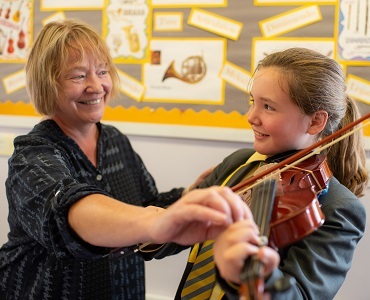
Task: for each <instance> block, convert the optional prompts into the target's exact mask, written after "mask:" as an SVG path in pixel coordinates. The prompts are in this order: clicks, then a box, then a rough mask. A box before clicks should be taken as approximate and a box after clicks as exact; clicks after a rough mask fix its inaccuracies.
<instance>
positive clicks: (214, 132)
mask: <svg viewBox="0 0 370 300" xmlns="http://www.w3.org/2000/svg"><path fill="white" fill-rule="evenodd" d="M369 14H370V0H321V1H314V0H311V1H307V0H306V1H299V0H281V1H279V0H254V1H239V0H79V1H73V0H63V1H54V0H1V1H0V68H1V72H0V80H1V83H0V119H2V120H3V122H5V123H7V124H8V122H9V120H15V122H17V123H22V122H24V120H27V118H31V119H33V120H34V118H39V117H40V116H38V115H37V114H36V112H35V110H34V109H33V106H32V104H31V103H30V100H29V98H28V95H27V91H26V80H25V71H24V66H25V62H26V59H27V53H28V52H29V50H30V48H31V47H32V43H33V41H34V39H35V36H36V35H37V33H38V32H39V31H40V29H41V28H42V26H44V25H45V24H47V23H48V22H50V21H53V20H58V19H64V18H77V19H81V20H83V21H86V22H88V23H89V24H91V25H92V26H93V27H94V28H96V30H97V31H98V32H99V33H100V34H101V35H102V37H103V38H104V39H105V41H106V42H107V44H108V46H109V48H110V50H111V55H112V57H113V59H114V62H115V63H116V66H117V69H118V73H119V76H120V81H121V82H120V96H119V98H118V99H117V100H115V101H114V102H112V103H110V104H109V106H108V107H107V109H106V113H105V115H104V121H106V122H111V123H114V124H119V125H120V126H123V127H124V130H125V131H126V132H128V133H130V132H132V133H137V134H145V135H146V134H148V135H158V136H161V135H162V136H172V137H189V138H204V139H221V140H234V141H251V140H252V139H253V135H252V133H251V129H250V126H249V124H248V122H247V118H246V115H247V112H248V109H249V105H250V104H249V97H248V84H249V80H250V78H251V76H252V74H253V71H254V68H255V67H256V64H257V63H258V61H259V60H260V59H262V58H263V57H264V56H265V55H267V54H269V53H271V52H274V51H277V50H282V49H285V48H289V47H296V46H299V47H307V48H311V49H314V50H316V51H319V52H321V53H323V54H325V55H327V56H329V57H332V58H334V59H336V60H337V61H338V62H339V63H340V64H341V66H342V67H343V70H344V71H345V74H346V76H347V83H348V89H347V92H348V93H349V94H350V95H351V96H353V97H354V98H355V99H356V100H357V101H358V102H359V105H360V109H361V111H362V112H363V113H367V112H368V111H369V110H370V109H369V103H370V21H369ZM19 119H22V122H19ZM1 122H2V121H1V120H0V125H1ZM364 134H365V135H366V136H370V129H368V128H367V127H366V128H365V129H364Z"/></svg>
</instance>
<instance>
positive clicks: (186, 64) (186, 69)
mask: <svg viewBox="0 0 370 300" xmlns="http://www.w3.org/2000/svg"><path fill="white" fill-rule="evenodd" d="M174 64H175V61H174V60H173V61H172V62H171V64H170V65H169V67H168V68H167V70H166V72H165V74H164V76H163V79H162V82H163V81H165V80H166V79H167V78H171V77H173V78H177V79H179V80H181V81H184V82H187V83H197V82H199V81H201V80H202V79H203V78H204V76H205V75H206V73H207V66H206V63H205V62H204V59H203V57H202V56H199V55H196V56H189V57H188V58H187V59H185V60H184V61H183V62H182V65H181V72H180V73H178V72H177V71H176V70H175V66H174Z"/></svg>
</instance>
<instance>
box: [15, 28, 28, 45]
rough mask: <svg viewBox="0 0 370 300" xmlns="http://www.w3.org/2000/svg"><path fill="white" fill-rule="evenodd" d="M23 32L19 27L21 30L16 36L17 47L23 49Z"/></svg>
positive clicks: (24, 43)
mask: <svg viewBox="0 0 370 300" xmlns="http://www.w3.org/2000/svg"><path fill="white" fill-rule="evenodd" d="M25 36H26V35H25V33H24V32H23V29H21V31H20V32H19V36H18V42H17V47H18V48H19V49H23V48H24V47H25V46H26V42H25Z"/></svg>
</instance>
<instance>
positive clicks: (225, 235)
mask: <svg viewBox="0 0 370 300" xmlns="http://www.w3.org/2000/svg"><path fill="white" fill-rule="evenodd" d="M258 241H259V235H258V228H257V225H256V224H255V223H254V221H253V220H252V219H247V220H243V221H239V222H236V223H234V224H232V225H230V226H229V227H228V228H227V229H226V230H225V231H224V232H222V233H221V234H220V235H219V237H218V238H217V240H216V241H215V243H214V245H213V255H214V261H215V263H216V265H217V268H218V269H219V272H220V275H221V277H222V278H224V279H225V280H227V281H230V282H234V283H240V274H241V271H242V269H243V267H244V264H245V260H246V259H247V258H248V257H249V256H251V255H254V254H258V256H259V259H260V260H261V262H262V264H263V265H264V268H263V270H264V274H263V275H264V276H267V275H269V274H270V273H271V272H272V271H273V270H274V269H275V268H276V267H277V266H278V264H279V261H280V257H279V254H278V253H277V252H276V251H275V250H273V249H272V248H270V247H265V246H264V247H258V246H257V244H258Z"/></svg>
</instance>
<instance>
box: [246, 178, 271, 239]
mask: <svg viewBox="0 0 370 300" xmlns="http://www.w3.org/2000/svg"><path fill="white" fill-rule="evenodd" d="M276 186H277V181H276V180H275V179H267V180H264V181H262V182H261V183H259V184H258V185H257V186H255V187H254V188H253V189H252V198H251V205H250V208H251V211H252V214H253V218H254V221H255V222H256V224H257V226H258V227H259V230H260V235H261V236H267V234H268V232H269V227H270V226H269V225H270V220H271V215H272V210H273V206H274V199H275V193H276Z"/></svg>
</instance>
